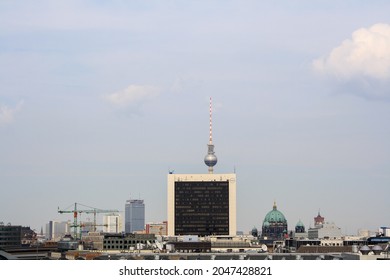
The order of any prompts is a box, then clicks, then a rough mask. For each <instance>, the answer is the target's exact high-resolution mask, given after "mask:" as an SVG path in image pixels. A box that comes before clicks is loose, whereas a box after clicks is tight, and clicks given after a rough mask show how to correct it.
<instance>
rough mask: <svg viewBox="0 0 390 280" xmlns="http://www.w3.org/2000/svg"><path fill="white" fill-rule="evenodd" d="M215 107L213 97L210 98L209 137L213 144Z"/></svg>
mask: <svg viewBox="0 0 390 280" xmlns="http://www.w3.org/2000/svg"><path fill="white" fill-rule="evenodd" d="M212 109H213V107H212V102H211V97H210V137H209V143H210V144H213V118H212V117H213V110H212Z"/></svg>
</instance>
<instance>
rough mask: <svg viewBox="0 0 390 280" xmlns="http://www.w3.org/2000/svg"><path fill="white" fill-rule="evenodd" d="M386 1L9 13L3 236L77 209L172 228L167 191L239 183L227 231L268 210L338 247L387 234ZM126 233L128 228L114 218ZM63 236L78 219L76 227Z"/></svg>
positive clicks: (37, 6)
mask: <svg viewBox="0 0 390 280" xmlns="http://www.w3.org/2000/svg"><path fill="white" fill-rule="evenodd" d="M389 11H390V3H388V2H387V1H375V0H374V1H370V2H366V1H344V2H343V3H340V2H339V1H323V2H318V3H312V1H306V0H304V1H299V3H291V2H286V3H273V1H262V2H261V3H260V2H259V1H249V0H244V1H213V2H211V3H207V4H206V3H198V1H148V2H147V3H145V2H144V1H134V2H133V1H132V2H131V3H128V2H123V1H112V2H110V3H105V2H102V1H83V2H79V1H56V2H55V3H53V2H51V1H34V3H32V2H29V1H18V2H15V1H2V2H1V3H0V155H1V156H0V189H1V203H0V222H4V223H5V224H7V223H11V224H13V225H23V226H30V227H31V228H33V229H36V230H37V231H39V230H40V229H41V227H44V226H45V224H46V223H48V222H49V221H51V220H59V221H60V220H64V219H65V220H66V219H67V217H65V216H61V215H60V214H58V213H57V209H58V207H60V208H64V207H65V206H67V205H70V204H72V203H75V202H79V203H83V204H86V205H91V206H93V207H96V208H100V209H119V210H124V207H123V205H124V203H125V201H126V199H125V197H129V196H130V195H131V196H132V197H134V195H136V196H137V197H138V196H140V197H142V199H143V200H144V201H145V221H146V222H152V221H153V222H161V221H165V220H167V217H166V212H167V211H166V209H167V202H166V197H167V190H166V176H167V174H168V173H169V172H170V171H172V170H174V172H175V173H178V174H190V173H191V174H192V173H207V167H206V166H205V165H204V155H205V152H206V149H207V143H208V137H209V126H208V123H209V107H208V106H209V98H210V97H212V98H213V144H214V145H215V153H216V155H217V156H218V164H217V165H216V166H215V167H214V173H215V174H219V173H236V175H237V230H241V231H244V232H249V231H250V230H251V229H252V228H253V226H256V227H257V228H258V229H260V228H261V223H262V221H263V219H264V216H265V215H266V214H267V213H268V212H269V211H270V210H271V209H272V205H273V203H274V201H276V203H277V205H278V209H279V210H280V211H281V212H283V214H284V215H285V216H286V219H287V221H288V228H289V229H292V228H294V227H295V224H296V223H297V222H298V221H299V220H301V221H302V222H303V223H304V225H305V227H306V228H309V227H310V226H311V225H313V218H314V217H315V216H316V215H317V213H318V210H319V209H320V211H321V215H322V216H324V217H325V221H329V222H334V223H335V224H336V225H337V226H338V227H340V228H341V230H342V233H343V234H356V233H357V230H359V229H369V230H377V229H378V228H379V227H381V226H390V211H389V210H390V206H389V204H388V201H387V200H388V197H389V195H390V188H389V185H390V175H389V170H390V149H389V145H388V143H389V142H390V128H389V127H388V126H387V120H388V119H389V118H390V110H389V107H390V92H389V90H388V89H389V88H390V22H389V20H388V12H389ZM122 216H123V215H122ZM69 219H71V217H69Z"/></svg>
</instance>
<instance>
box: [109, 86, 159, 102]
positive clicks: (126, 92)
mask: <svg viewBox="0 0 390 280" xmlns="http://www.w3.org/2000/svg"><path fill="white" fill-rule="evenodd" d="M159 92H160V90H159V88H157V87H154V86H146V85H130V86H128V87H127V88H125V89H123V90H120V91H118V92H114V93H111V94H108V95H106V96H105V99H106V100H107V101H109V102H110V103H112V104H114V105H117V106H122V107H123V106H128V105H131V104H139V103H141V102H143V101H145V100H149V99H152V98H154V97H156V96H157V95H158V94H159Z"/></svg>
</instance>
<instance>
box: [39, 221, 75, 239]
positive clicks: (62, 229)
mask: <svg viewBox="0 0 390 280" xmlns="http://www.w3.org/2000/svg"><path fill="white" fill-rule="evenodd" d="M69 232H70V227H69V222H57V221H49V223H47V224H46V233H45V237H46V239H47V240H55V241H57V240H60V239H61V237H63V236H64V235H66V234H69Z"/></svg>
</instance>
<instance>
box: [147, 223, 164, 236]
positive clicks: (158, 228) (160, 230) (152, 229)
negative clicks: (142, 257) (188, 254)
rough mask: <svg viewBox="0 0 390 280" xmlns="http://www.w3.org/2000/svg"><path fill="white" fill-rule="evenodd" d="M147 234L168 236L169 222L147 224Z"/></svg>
mask: <svg viewBox="0 0 390 280" xmlns="http://www.w3.org/2000/svg"><path fill="white" fill-rule="evenodd" d="M145 232H146V234H155V235H168V222H167V221H164V222H161V223H148V224H146V230H145Z"/></svg>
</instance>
